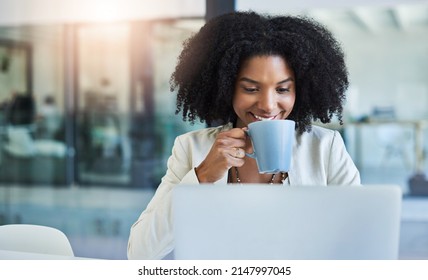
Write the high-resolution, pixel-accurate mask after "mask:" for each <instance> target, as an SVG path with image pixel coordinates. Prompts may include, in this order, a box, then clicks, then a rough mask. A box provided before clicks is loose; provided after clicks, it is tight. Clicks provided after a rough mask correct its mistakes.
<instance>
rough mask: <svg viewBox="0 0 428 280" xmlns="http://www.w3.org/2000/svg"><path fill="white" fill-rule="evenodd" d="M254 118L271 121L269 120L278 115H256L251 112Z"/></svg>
mask: <svg viewBox="0 0 428 280" xmlns="http://www.w3.org/2000/svg"><path fill="white" fill-rule="evenodd" d="M251 114H252V115H253V116H254V117H255V118H256V119H258V120H259V121H271V120H273V119H275V118H276V116H278V115H275V116H258V115H256V114H253V113H251Z"/></svg>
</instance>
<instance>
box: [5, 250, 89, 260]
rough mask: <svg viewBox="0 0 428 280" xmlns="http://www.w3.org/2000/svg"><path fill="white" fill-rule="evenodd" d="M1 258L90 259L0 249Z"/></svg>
mask: <svg viewBox="0 0 428 280" xmlns="http://www.w3.org/2000/svg"><path fill="white" fill-rule="evenodd" d="M0 260H90V259H89V258H81V257H71V256H61V255H48V254H39V253H30V252H19V251H9V250H0Z"/></svg>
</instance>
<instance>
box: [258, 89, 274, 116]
mask: <svg viewBox="0 0 428 280" xmlns="http://www.w3.org/2000/svg"><path fill="white" fill-rule="evenodd" d="M276 103H277V102H276V93H275V92H273V91H265V92H262V94H260V98H259V100H258V107H259V109H260V110H261V111H263V112H266V113H271V112H273V111H274V109H275V108H276V105H277V104H276Z"/></svg>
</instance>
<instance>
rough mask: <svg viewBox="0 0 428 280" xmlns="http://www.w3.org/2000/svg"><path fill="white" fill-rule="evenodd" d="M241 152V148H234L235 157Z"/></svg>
mask: <svg viewBox="0 0 428 280" xmlns="http://www.w3.org/2000/svg"><path fill="white" fill-rule="evenodd" d="M240 154H241V149H239V148H235V157H236V158H239V155H240Z"/></svg>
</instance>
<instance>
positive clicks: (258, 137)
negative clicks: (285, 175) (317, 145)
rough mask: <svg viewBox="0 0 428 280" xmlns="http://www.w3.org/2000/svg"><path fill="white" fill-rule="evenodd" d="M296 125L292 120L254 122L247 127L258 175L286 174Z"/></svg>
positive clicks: (251, 155) (252, 156) (250, 155)
mask: <svg viewBox="0 0 428 280" xmlns="http://www.w3.org/2000/svg"><path fill="white" fill-rule="evenodd" d="M295 127H296V123H295V122H294V121H292V120H272V121H256V122H252V123H250V124H249V125H248V131H247V133H248V135H249V136H250V138H251V143H252V144H253V153H251V154H249V153H246V155H247V156H249V157H251V158H254V159H255V160H256V162H257V166H258V169H259V173H268V174H274V173H278V172H288V171H289V169H290V163H291V155H292V152H293V145H294V135H295Z"/></svg>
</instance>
